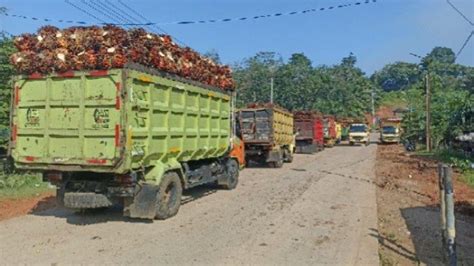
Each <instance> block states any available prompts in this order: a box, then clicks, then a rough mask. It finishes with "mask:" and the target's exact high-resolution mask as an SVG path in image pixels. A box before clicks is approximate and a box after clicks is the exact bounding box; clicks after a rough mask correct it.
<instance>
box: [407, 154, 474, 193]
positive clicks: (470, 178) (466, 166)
mask: <svg viewBox="0 0 474 266" xmlns="http://www.w3.org/2000/svg"><path fill="white" fill-rule="evenodd" d="M416 154H417V155H419V156H422V157H427V158H431V159H435V160H437V161H441V162H444V163H447V164H451V165H453V166H454V167H456V168H458V169H459V170H460V171H461V180H462V181H464V182H465V183H466V184H468V185H469V186H470V187H472V188H474V169H472V168H471V165H472V164H473V163H474V159H473V158H472V157H469V156H467V155H465V154H463V153H461V152H457V151H453V150H449V149H440V150H435V151H432V152H426V151H417V152H416Z"/></svg>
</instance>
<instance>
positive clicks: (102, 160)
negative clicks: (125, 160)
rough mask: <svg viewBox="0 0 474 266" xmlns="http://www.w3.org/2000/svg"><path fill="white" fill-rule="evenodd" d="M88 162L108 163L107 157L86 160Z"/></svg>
mask: <svg viewBox="0 0 474 266" xmlns="http://www.w3.org/2000/svg"><path fill="white" fill-rule="evenodd" d="M86 162H87V163H90V164H105V163H107V160H106V159H97V158H93V159H89V160H86Z"/></svg>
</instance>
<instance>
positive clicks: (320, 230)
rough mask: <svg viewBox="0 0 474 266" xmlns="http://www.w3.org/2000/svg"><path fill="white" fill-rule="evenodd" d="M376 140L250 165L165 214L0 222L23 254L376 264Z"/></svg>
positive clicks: (4, 247) (142, 260) (4, 249)
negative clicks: (227, 184)
mask: <svg viewBox="0 0 474 266" xmlns="http://www.w3.org/2000/svg"><path fill="white" fill-rule="evenodd" d="M375 151H376V145H370V146H368V147H364V146H356V147H349V146H338V147H335V148H332V149H326V150H325V151H323V152H320V153H318V154H315V155H297V156H296V158H295V160H294V162H293V163H291V164H285V166H284V167H283V168H282V169H271V168H266V169H265V168H248V169H246V170H244V171H243V172H242V173H241V176H240V184H239V187H238V188H237V189H236V190H233V191H224V190H219V191H216V190H213V189H209V188H199V189H194V190H192V191H191V192H190V193H188V194H187V195H186V197H185V199H184V205H183V206H182V207H181V209H180V212H179V213H178V215H177V216H176V217H174V218H172V219H169V220H166V221H154V222H143V221H134V220H130V219H126V218H123V217H122V216H121V213H120V210H109V211H107V212H105V213H87V214H76V213H73V212H71V211H68V210H64V209H50V210H47V211H43V212H39V213H34V214H30V215H27V216H23V217H18V218H14V219H10V220H6V221H3V222H1V223H0V261H2V264H3V263H4V264H13V263H15V264H18V263H27V264H32V263H44V264H52V263H60V264H71V263H84V264H91V263H95V264H100V263H127V264H129V263H133V264H157V263H166V264H190V263H194V264H292V265H301V264H306V265H307V264H311V265H314V264H339V265H378V263H379V258H378V244H377V213H376V212H377V208H376V199H375V186H373V185H371V184H370V183H368V182H365V181H364V180H373V178H374V163H375Z"/></svg>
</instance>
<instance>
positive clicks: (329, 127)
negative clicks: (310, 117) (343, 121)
mask: <svg viewBox="0 0 474 266" xmlns="http://www.w3.org/2000/svg"><path fill="white" fill-rule="evenodd" d="M323 127H324V146H325V147H333V146H334V145H336V142H337V129H336V120H335V117H334V116H332V115H325V116H324V117H323Z"/></svg>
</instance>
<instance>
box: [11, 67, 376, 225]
mask: <svg viewBox="0 0 474 266" xmlns="http://www.w3.org/2000/svg"><path fill="white" fill-rule="evenodd" d="M234 96H235V94H234V92H232V91H225V90H221V89H217V88H214V87H211V86H207V85H203V84H200V83H197V82H194V81H190V80H185V79H182V78H178V77H175V76H172V75H169V74H166V73H163V72H160V71H156V70H154V69H149V68H145V67H143V66H138V65H133V64H129V65H127V66H126V67H124V68H122V69H111V70H101V71H97V70H94V71H70V72H68V73H67V75H66V74H55V73H53V74H48V75H21V76H17V77H16V78H15V79H14V93H13V96H12V108H11V128H12V133H11V141H10V147H9V155H10V156H11V158H12V159H13V162H14V165H15V168H16V169H17V170H18V171H39V172H41V173H43V176H44V180H46V181H48V182H50V183H52V184H54V185H56V187H57V199H58V201H59V202H60V203H61V204H62V205H64V206H65V207H68V208H72V209H91V208H104V207H109V206H112V205H113V204H115V203H121V204H122V205H123V208H124V215H126V216H129V217H134V218H147V219H152V218H157V219H166V218H169V217H172V216H174V215H175V214H176V213H177V212H178V209H179V207H180V204H181V195H182V192H183V190H184V189H189V188H192V187H195V186H199V185H203V184H215V185H216V186H219V187H222V188H225V189H234V188H235V187H236V186H237V183H238V176H239V171H240V170H241V169H242V168H243V167H244V166H245V165H246V164H247V165H248V164H268V165H270V166H272V167H276V168H278V167H282V165H283V163H284V162H292V161H293V155H294V153H295V152H298V153H314V152H317V151H320V150H322V149H324V147H332V146H334V145H335V144H337V143H339V142H340V141H341V140H342V139H344V138H345V139H347V140H348V141H349V142H350V143H352V144H354V143H357V142H362V143H367V144H368V143H369V141H368V127H367V125H366V124H362V123H359V124H354V123H339V122H337V120H336V119H335V117H334V116H328V115H322V114H319V113H315V112H310V111H298V112H295V113H290V112H288V111H287V110H284V109H283V108H280V107H278V106H275V105H272V104H250V105H248V106H247V107H246V108H242V109H239V110H237V111H235V110H234V107H233V106H234V105H233V98H234Z"/></svg>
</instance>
